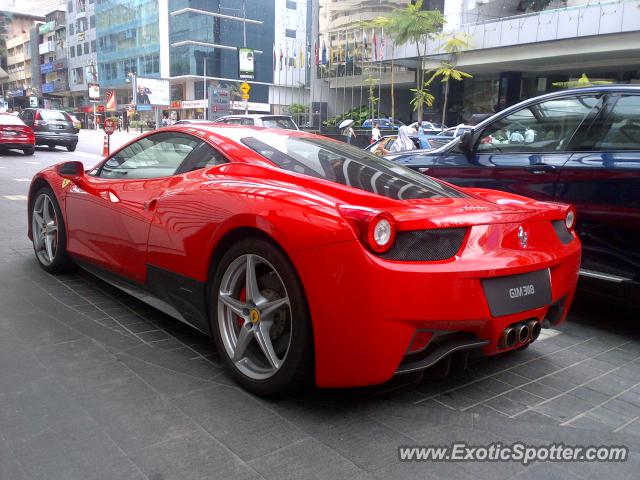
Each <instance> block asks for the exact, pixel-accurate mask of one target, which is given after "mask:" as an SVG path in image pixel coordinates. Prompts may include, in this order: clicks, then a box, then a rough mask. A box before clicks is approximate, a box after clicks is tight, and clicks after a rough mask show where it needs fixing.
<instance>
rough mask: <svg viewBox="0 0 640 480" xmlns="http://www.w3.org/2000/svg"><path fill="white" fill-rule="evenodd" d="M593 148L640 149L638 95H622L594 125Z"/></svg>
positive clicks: (639, 97) (639, 107) (610, 149)
mask: <svg viewBox="0 0 640 480" xmlns="http://www.w3.org/2000/svg"><path fill="white" fill-rule="evenodd" d="M596 128H597V129H596V131H597V132H598V133H597V135H595V136H594V135H589V136H590V137H591V138H594V139H595V140H596V141H595V144H594V146H593V147H592V149H593V150H600V151H612V150H635V151H640V95H623V96H620V97H619V98H618V101H617V102H616V103H615V105H614V106H613V108H611V109H610V110H609V111H608V112H607V113H606V115H605V118H604V120H603V121H602V124H601V125H599V126H597V127H596Z"/></svg>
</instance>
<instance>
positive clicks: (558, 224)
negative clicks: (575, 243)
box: [551, 220, 573, 245]
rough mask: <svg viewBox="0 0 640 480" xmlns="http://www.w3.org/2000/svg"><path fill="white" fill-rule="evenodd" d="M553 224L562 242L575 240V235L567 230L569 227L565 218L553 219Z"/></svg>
mask: <svg viewBox="0 0 640 480" xmlns="http://www.w3.org/2000/svg"><path fill="white" fill-rule="evenodd" d="M551 225H553V229H554V230H555V231H556V235H558V238H559V239H560V241H561V242H562V243H564V244H565V245H566V244H567V243H571V240H573V236H572V235H571V232H569V230H567V227H566V225H565V224H564V220H553V221H552V222H551Z"/></svg>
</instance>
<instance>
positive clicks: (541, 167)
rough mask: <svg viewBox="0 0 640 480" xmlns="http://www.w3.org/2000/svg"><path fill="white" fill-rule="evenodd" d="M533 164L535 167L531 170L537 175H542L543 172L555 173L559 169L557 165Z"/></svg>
mask: <svg viewBox="0 0 640 480" xmlns="http://www.w3.org/2000/svg"><path fill="white" fill-rule="evenodd" d="M531 166H532V167H533V168H532V169H531V170H530V172H531V173H533V174H535V175H540V174H542V173H553V172H555V171H556V170H557V167H556V166H555V165H547V164H545V163H540V164H533V165H531Z"/></svg>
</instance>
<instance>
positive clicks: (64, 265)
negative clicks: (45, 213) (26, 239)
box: [30, 186, 75, 273]
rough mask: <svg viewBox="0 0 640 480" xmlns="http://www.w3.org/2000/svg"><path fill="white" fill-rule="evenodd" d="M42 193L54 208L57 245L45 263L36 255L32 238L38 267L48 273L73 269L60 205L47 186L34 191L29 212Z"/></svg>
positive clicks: (33, 233)
mask: <svg viewBox="0 0 640 480" xmlns="http://www.w3.org/2000/svg"><path fill="white" fill-rule="evenodd" d="M43 194H44V195H47V196H48V197H49V199H50V200H51V204H52V205H53V208H54V210H55V214H56V217H57V222H58V245H57V248H56V253H55V256H54V260H53V261H52V262H51V263H50V264H48V265H47V264H45V263H43V262H42V261H41V259H40V257H39V256H38V254H37V250H36V245H35V241H33V240H32V244H33V249H34V253H35V254H36V260H37V261H38V264H39V265H40V267H42V269H43V270H45V271H47V272H49V273H64V272H68V271H72V270H74V269H75V264H74V263H73V260H71V257H69V255H68V254H67V232H66V224H65V222H64V217H63V216H62V211H61V210H60V205H58V200H57V199H56V196H55V194H54V193H53V190H51V188H50V187H48V186H47V187H42V188H41V189H40V190H38V191H37V192H36V194H35V195H34V197H33V199H34V200H33V203H32V204H31V206H30V208H31V212H30V213H31V215H33V208H34V206H35V205H36V201H37V199H38V198H39V197H40V196H41V195H43ZM31 229H32V232H31V236H32V237H33V238H34V239H35V238H36V237H35V235H36V233H35V232H34V231H33V227H32V228H31Z"/></svg>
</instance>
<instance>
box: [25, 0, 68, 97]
mask: <svg viewBox="0 0 640 480" xmlns="http://www.w3.org/2000/svg"><path fill="white" fill-rule="evenodd" d="M32 31H33V33H32V39H36V38H37V39H38V42H37V43H38V46H37V48H38V56H37V57H36V56H35V55H34V59H35V58H38V59H39V61H37V62H36V61H33V70H34V72H33V79H34V81H33V82H32V83H33V85H34V87H37V89H38V91H39V92H40V93H41V94H42V102H41V103H42V106H44V107H45V108H65V107H68V106H69V80H68V77H67V66H68V65H67V33H66V32H67V22H66V19H65V12H64V10H62V9H59V10H54V11H52V12H49V13H47V14H46V15H45V22H44V23H43V24H40V25H38V26H36V27H34V29H33V30H32ZM34 43H35V42H33V41H32V46H33V48H32V50H33V49H35V44H34Z"/></svg>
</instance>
